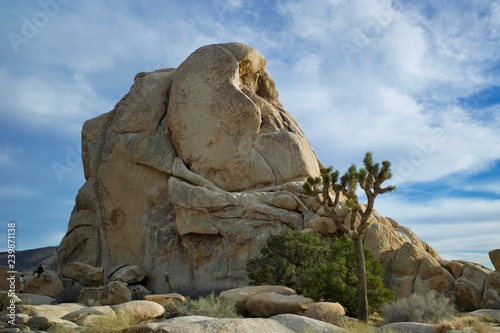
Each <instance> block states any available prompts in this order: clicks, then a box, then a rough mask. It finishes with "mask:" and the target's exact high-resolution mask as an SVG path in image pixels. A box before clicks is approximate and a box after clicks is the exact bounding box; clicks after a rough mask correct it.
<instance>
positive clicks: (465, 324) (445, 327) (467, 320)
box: [436, 315, 492, 333]
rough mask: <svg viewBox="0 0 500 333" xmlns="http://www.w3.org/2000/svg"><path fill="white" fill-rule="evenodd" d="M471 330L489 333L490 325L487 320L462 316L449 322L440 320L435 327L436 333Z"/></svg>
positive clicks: (477, 332) (478, 332)
mask: <svg viewBox="0 0 500 333" xmlns="http://www.w3.org/2000/svg"><path fill="white" fill-rule="evenodd" d="M466 328H471V329H473V330H474V332H476V333H491V331H492V325H491V323H490V322H489V320H488V318H479V317H477V316H472V315H463V316H457V317H454V318H452V319H451V320H441V321H439V322H438V323H437V325H436V333H444V332H446V331H449V330H463V329H466Z"/></svg>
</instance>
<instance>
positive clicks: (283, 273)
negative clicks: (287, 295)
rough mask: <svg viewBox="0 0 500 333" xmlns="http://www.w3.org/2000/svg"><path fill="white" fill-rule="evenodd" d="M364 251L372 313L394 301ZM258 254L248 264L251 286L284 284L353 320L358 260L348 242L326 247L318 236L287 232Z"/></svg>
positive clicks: (379, 270) (341, 240) (377, 266)
mask: <svg viewBox="0 0 500 333" xmlns="http://www.w3.org/2000/svg"><path fill="white" fill-rule="evenodd" d="M364 251H365V261H366V273H367V285H368V304H369V311H370V312H371V313H372V312H374V311H378V310H380V309H381V308H382V306H383V305H384V304H386V303H387V302H388V301H390V300H391V299H393V298H394V293H393V292H392V291H391V290H389V289H387V288H385V286H384V284H383V279H382V273H383V271H382V267H381V265H380V263H379V262H378V261H377V260H376V259H375V258H374V257H373V255H372V254H371V252H370V251H369V250H368V249H366V248H365V249H364ZM261 254H262V256H261V257H256V258H253V259H251V260H249V261H248V262H247V267H246V269H247V272H248V274H249V279H250V284H252V285H261V284H274V285H284V286H287V287H290V288H292V289H295V290H296V291H297V293H298V294H301V295H304V296H307V297H311V298H313V299H314V300H316V301H320V300H323V301H329V302H339V303H340V304H342V305H343V306H344V307H346V308H347V313H348V314H349V315H353V316H356V315H357V310H358V301H359V297H358V291H357V283H358V279H357V274H356V259H355V253H354V250H353V244H352V240H351V239H349V238H348V237H346V236H342V237H339V238H336V239H335V240H334V241H332V242H330V243H328V242H327V241H325V240H323V239H321V236H320V235H319V234H317V233H313V232H310V233H301V232H299V231H293V230H290V231H286V232H284V233H282V234H277V235H272V236H270V237H269V238H268V240H267V243H266V245H265V246H264V247H263V248H262V249H261Z"/></svg>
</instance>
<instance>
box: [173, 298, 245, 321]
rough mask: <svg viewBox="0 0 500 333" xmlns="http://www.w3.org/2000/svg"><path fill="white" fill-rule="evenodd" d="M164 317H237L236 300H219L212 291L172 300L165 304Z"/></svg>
mask: <svg viewBox="0 0 500 333" xmlns="http://www.w3.org/2000/svg"><path fill="white" fill-rule="evenodd" d="M165 311H166V315H165V316H166V317H167V318H173V317H180V316H206V317H214V318H238V317H241V316H240V315H239V314H238V313H237V311H236V302H235V301H229V300H227V301H226V300H221V299H220V298H218V297H217V296H215V294H214V293H211V294H209V295H207V296H203V297H199V298H197V299H194V300H193V299H188V300H187V301H186V302H182V301H177V300H174V301H172V302H170V303H168V304H167V305H165Z"/></svg>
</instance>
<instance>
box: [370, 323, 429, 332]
mask: <svg viewBox="0 0 500 333" xmlns="http://www.w3.org/2000/svg"><path fill="white" fill-rule="evenodd" d="M380 330H381V331H382V332H384V331H386V330H387V331H389V332H405V333H435V332H436V327H435V325H433V324H423V323H390V324H386V325H383V326H381V327H380Z"/></svg>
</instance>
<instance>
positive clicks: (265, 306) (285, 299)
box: [245, 291, 314, 318]
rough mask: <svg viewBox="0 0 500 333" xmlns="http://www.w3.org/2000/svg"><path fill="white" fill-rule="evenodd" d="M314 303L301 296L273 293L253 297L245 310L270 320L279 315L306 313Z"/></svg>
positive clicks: (247, 302)
mask: <svg viewBox="0 0 500 333" xmlns="http://www.w3.org/2000/svg"><path fill="white" fill-rule="evenodd" d="M313 302H314V301H313V300H312V299H311V298H308V297H304V296H301V295H296V294H291V293H277V292H274V291H271V292H266V293H259V294H256V295H253V296H251V297H250V298H249V299H248V300H247V301H246V303H245V308H246V310H247V311H248V312H249V313H250V314H252V315H253V316H255V317H261V318H268V317H271V316H274V315H277V314H283V313H291V314H297V313H300V312H304V311H305V310H306V309H307V306H308V305H309V304H310V303H313Z"/></svg>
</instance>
